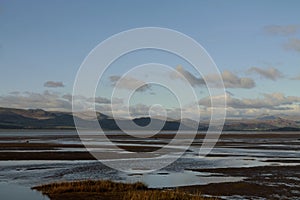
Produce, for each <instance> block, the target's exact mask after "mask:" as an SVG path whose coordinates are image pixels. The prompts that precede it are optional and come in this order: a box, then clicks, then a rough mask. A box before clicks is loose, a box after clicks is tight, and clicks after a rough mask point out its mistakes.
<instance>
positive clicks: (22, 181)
mask: <svg viewBox="0 0 300 200" xmlns="http://www.w3.org/2000/svg"><path fill="white" fill-rule="evenodd" d="M118 133H119V132H116V133H114V132H112V133H110V134H118ZM89 134H90V133H89ZM167 134H168V133H167ZM234 134H235V136H234V137H232V136H231V134H225V137H223V138H221V139H220V140H219V142H220V143H219V144H218V145H217V146H216V147H215V148H214V149H213V150H212V152H211V153H210V154H209V155H208V156H207V157H205V158H199V157H198V153H199V148H200V145H201V142H202V141H201V139H197V140H196V142H195V143H194V144H193V145H192V146H191V147H190V148H189V151H187V152H186V153H185V154H184V155H183V156H182V157H181V158H180V159H178V160H177V161H176V162H174V163H172V164H171V165H169V166H167V167H166V168H165V169H163V171H160V172H156V173H151V174H144V175H141V174H125V173H121V172H118V171H116V170H114V169H110V168H108V167H106V166H104V165H103V164H102V163H101V162H97V161H83V160H75V161H67V160H62V161H59V160H23V161H9V160H7V161H5V160H4V161H0V181H2V182H4V181H5V182H8V183H12V182H14V183H16V184H18V185H26V187H23V186H17V185H15V184H12V185H9V184H4V183H0V199H1V200H2V199H4V200H6V199H12V200H14V199H25V200H26V199H30V200H32V199H33V200H34V199H47V198H46V197H43V196H41V195H40V194H39V193H38V192H36V191H32V190H30V187H31V186H35V185H40V184H45V183H50V182H55V181H72V180H82V179H110V180H115V181H127V182H135V181H142V182H144V183H145V184H147V185H148V186H149V187H152V188H162V187H177V186H184V185H203V184H208V183H217V182H234V181H240V180H242V179H243V177H228V176H224V175H219V174H208V173H199V172H193V171H190V170H191V169H203V168H206V169H212V168H232V167H235V168H238V167H253V166H264V165H270V164H272V165H274V164H276V165H298V164H299V163H300V151H299V150H300V140H299V133H298V134H297V133H294V135H293V134H290V135H289V137H287V135H288V133H281V134H279V133H277V134H273V135H274V136H276V137H273V135H271V137H270V136H267V134H266V136H263V133H257V136H258V137H252V136H251V135H252V134H254V133H248V134H246V135H244V133H241V134H240V135H239V134H236V133H234ZM85 139H86V141H87V142H88V143H89V144H90V145H98V147H97V148H99V150H101V151H103V152H113V151H116V150H115V149H113V148H111V146H110V144H109V143H107V142H106V141H95V140H94V138H93V137H90V136H87V137H86V138H85ZM118 142H120V143H122V145H123V146H130V145H138V146H139V147H142V146H152V147H157V146H159V145H163V144H165V143H168V142H169V139H167V138H164V137H163V138H158V139H155V140H148V141H147V142H146V143H143V142H145V141H143V142H141V141H139V143H136V142H137V141H135V140H132V139H126V138H121V139H119V141H118ZM0 143H1V144H4V143H7V144H9V145H10V144H12V143H22V144H24V143H25V144H26V143H28V144H33V143H41V144H45V143H48V144H71V145H72V144H73V145H75V144H76V145H78V144H81V141H80V140H79V138H78V137H77V133H76V132H74V131H8V132H4V131H2V132H1V131H0ZM9 145H8V146H9ZM91 148H92V147H91ZM172 148H174V154H176V148H181V146H180V145H179V146H176V147H175V146H174V147H172ZM41 151H49V152H50V151H51V152H53V151H54V152H67V151H72V152H75V151H83V148H82V147H73V146H72V147H67V148H66V147H65V146H63V145H62V147H59V148H52V149H45V150H44V149H43V150H38V149H30V148H28V149H27V148H25V149H18V148H12V149H9V148H5V147H3V148H2V149H0V153H7V152H20V153H24V152H28V153H32V152H41ZM117 153H119V154H120V155H121V154H122V153H124V152H123V151H117ZM171 156H174V155H169V157H164V158H163V159H162V161H167V159H169V158H172V157H171ZM272 160H273V161H272ZM288 161H289V162H288ZM111 162H118V163H120V165H121V164H122V163H123V162H130V160H126V159H123V160H121V159H120V157H119V158H116V159H113V160H112V161H111ZM140 162H141V163H143V164H144V166H147V165H149V164H151V163H149V162H147V161H146V160H140ZM141 166H142V165H141ZM20 197H22V198H20Z"/></svg>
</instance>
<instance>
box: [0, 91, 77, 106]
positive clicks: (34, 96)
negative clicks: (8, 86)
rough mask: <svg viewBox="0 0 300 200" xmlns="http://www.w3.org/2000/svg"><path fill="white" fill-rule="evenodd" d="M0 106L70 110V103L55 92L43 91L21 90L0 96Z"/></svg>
mask: <svg viewBox="0 0 300 200" xmlns="http://www.w3.org/2000/svg"><path fill="white" fill-rule="evenodd" d="M0 106H1V107H13V108H41V109H46V110H71V108H72V105H71V102H70V101H67V100H65V99H63V98H61V97H60V95H58V94H57V93H53V92H49V91H47V90H46V91H44V92H43V93H35V92H23V93H14V94H9V95H7V96H0Z"/></svg>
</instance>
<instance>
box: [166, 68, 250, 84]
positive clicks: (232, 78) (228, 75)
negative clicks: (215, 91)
mask: <svg viewBox="0 0 300 200" xmlns="http://www.w3.org/2000/svg"><path fill="white" fill-rule="evenodd" d="M176 70H177V71H178V72H179V74H181V75H182V76H183V77H184V78H186V79H187V80H188V81H189V83H190V84H191V85H192V86H194V87H195V86H205V85H206V83H205V81H207V82H209V83H211V85H213V86H214V87H216V88H219V87H222V85H220V84H219V83H217V82H216V80H217V78H218V76H219V75H217V74H210V75H207V76H205V77H204V78H202V77H196V76H194V75H193V74H191V73H190V72H188V71H187V70H185V69H184V68H182V67H177V68H176ZM221 76H222V78H223V82H224V85H225V87H226V88H245V89H250V88H253V87H255V82H254V80H252V79H251V78H247V77H239V76H237V75H235V74H233V73H232V72H230V71H228V70H225V71H224V72H223V73H222V74H221ZM171 77H172V78H173V79H174V78H177V79H180V77H179V76H178V75H177V76H176V75H175V74H172V75H171Z"/></svg>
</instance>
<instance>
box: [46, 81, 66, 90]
mask: <svg viewBox="0 0 300 200" xmlns="http://www.w3.org/2000/svg"><path fill="white" fill-rule="evenodd" d="M44 87H49V88H58V87H65V85H64V84H63V82H61V81H59V82H56V81H47V82H45V83H44Z"/></svg>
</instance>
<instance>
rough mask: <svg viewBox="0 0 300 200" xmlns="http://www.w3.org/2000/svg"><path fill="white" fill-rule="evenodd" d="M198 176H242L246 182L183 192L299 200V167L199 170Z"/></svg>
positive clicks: (197, 187)
mask: <svg viewBox="0 0 300 200" xmlns="http://www.w3.org/2000/svg"><path fill="white" fill-rule="evenodd" d="M195 171H199V172H211V173H220V174H222V175H229V176H243V177H245V179H244V181H240V182H234V183H212V184H208V185H201V186H186V187H182V188H181V189H182V190H184V191H188V192H192V193H193V192H199V191H201V193H202V194H208V195H213V196H243V197H247V198H249V199H258V198H259V197H260V198H266V199H297V198H298V199H299V198H300V165H297V166H261V167H249V168H247V167H245V168H219V169H199V170H195Z"/></svg>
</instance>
